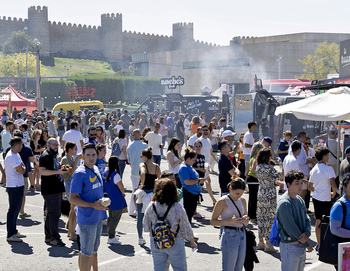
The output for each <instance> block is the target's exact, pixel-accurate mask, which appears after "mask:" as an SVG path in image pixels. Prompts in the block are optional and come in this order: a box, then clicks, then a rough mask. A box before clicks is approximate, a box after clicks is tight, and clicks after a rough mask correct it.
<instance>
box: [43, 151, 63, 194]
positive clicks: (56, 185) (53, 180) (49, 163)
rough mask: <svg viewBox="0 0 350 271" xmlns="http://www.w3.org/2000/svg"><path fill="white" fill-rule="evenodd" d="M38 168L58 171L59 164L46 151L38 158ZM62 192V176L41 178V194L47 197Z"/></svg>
mask: <svg viewBox="0 0 350 271" xmlns="http://www.w3.org/2000/svg"><path fill="white" fill-rule="evenodd" d="M39 167H44V168H46V169H49V170H58V169H59V168H60V163H59V162H58V160H57V158H56V155H54V154H52V153H51V152H49V151H48V150H45V151H44V152H43V154H42V155H41V156H40V158H39ZM62 192H64V184H63V176H62V175H58V174H56V175H50V176H41V194H42V195H49V194H56V193H62Z"/></svg>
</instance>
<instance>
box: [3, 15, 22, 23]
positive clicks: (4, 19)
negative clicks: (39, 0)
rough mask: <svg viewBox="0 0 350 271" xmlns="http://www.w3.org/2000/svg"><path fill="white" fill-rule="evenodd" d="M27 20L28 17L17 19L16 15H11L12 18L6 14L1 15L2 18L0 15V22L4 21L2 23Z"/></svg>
mask: <svg viewBox="0 0 350 271" xmlns="http://www.w3.org/2000/svg"><path fill="white" fill-rule="evenodd" d="M27 21H28V19H24V20H23V19H22V18H19V19H17V18H16V17H13V18H11V17H6V16H3V17H2V18H1V17H0V22H4V23H6V22H11V23H12V22H13V23H26V22H27Z"/></svg>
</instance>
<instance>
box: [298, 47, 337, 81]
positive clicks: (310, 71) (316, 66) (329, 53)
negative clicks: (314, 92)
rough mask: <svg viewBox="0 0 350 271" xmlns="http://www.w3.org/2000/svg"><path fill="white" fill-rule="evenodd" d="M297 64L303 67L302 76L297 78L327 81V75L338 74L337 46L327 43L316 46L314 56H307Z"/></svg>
mask: <svg viewBox="0 0 350 271" xmlns="http://www.w3.org/2000/svg"><path fill="white" fill-rule="evenodd" d="M298 61H299V62H301V63H302V64H304V65H305V68H304V69H303V72H304V74H303V75H301V76H300V77H299V78H303V79H308V80H322V79H327V74H337V73H339V45H338V44H336V43H331V44H329V45H328V44H327V41H324V42H321V43H319V44H318V47H317V48H316V49H315V54H313V55H307V56H305V57H304V59H302V60H300V59H298Z"/></svg>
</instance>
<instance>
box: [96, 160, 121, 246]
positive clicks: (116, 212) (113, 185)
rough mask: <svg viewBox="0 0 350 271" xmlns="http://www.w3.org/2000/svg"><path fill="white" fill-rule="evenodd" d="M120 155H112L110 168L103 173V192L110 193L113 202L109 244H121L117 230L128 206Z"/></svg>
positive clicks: (110, 211) (109, 161) (109, 212)
mask: <svg viewBox="0 0 350 271" xmlns="http://www.w3.org/2000/svg"><path fill="white" fill-rule="evenodd" d="M118 160H119V159H118V157H117V156H114V155H112V156H111V157H110V158H109V160H108V169H106V171H105V172H104V173H103V174H102V179H103V192H105V193H107V194H108V197H109V199H110V200H111V204H110V205H109V206H108V219H107V232H108V240H107V244H120V243H121V242H120V241H119V239H118V237H117V236H116V235H115V230H116V228H117V226H118V224H119V221H120V218H121V216H122V213H123V209H124V208H126V207H127V205H126V201H125V193H124V185H123V181H122V178H121V176H120V174H119V173H120V171H119V161H118Z"/></svg>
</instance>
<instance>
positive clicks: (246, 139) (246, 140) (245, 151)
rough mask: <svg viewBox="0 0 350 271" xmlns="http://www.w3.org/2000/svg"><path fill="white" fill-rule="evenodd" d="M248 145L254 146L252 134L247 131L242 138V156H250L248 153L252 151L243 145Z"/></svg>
mask: <svg viewBox="0 0 350 271" xmlns="http://www.w3.org/2000/svg"><path fill="white" fill-rule="evenodd" d="M246 143H247V144H249V145H252V146H253V144H254V137H253V133H251V132H249V131H247V132H246V133H245V134H244V138H243V154H244V155H250V152H251V151H252V148H246V147H245V144H246Z"/></svg>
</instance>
